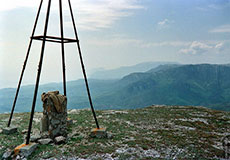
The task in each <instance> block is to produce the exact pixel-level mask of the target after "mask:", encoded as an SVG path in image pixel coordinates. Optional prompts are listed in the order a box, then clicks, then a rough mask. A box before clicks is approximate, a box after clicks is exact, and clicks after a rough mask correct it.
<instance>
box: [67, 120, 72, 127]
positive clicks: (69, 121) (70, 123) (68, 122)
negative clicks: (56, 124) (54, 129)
mask: <svg viewBox="0 0 230 160" xmlns="http://www.w3.org/2000/svg"><path fill="white" fill-rule="evenodd" d="M71 125H73V120H72V119H69V118H68V119H67V126H71Z"/></svg>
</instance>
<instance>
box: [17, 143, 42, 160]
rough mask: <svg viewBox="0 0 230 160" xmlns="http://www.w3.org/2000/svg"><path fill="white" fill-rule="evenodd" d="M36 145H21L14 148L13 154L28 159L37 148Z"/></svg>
mask: <svg viewBox="0 0 230 160" xmlns="http://www.w3.org/2000/svg"><path fill="white" fill-rule="evenodd" d="M37 146H38V144H37V143H30V144H28V145H25V144H22V145H20V146H18V147H16V148H15V150H14V153H15V154H16V155H17V154H18V153H19V154H20V155H21V156H22V157H29V156H30V155H31V154H32V153H33V152H34V151H35V149H36V148H37Z"/></svg>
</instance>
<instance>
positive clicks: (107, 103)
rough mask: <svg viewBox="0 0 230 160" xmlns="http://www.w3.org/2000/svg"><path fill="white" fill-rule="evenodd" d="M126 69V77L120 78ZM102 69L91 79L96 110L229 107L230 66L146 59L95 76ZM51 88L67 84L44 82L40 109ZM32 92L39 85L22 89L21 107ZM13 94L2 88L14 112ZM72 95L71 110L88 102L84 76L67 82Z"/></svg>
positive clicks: (1, 108) (0, 94) (26, 108)
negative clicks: (81, 78) (155, 107)
mask: <svg viewBox="0 0 230 160" xmlns="http://www.w3.org/2000/svg"><path fill="white" fill-rule="evenodd" d="M138 66H139V68H138ZM138 69H139V70H138ZM134 70H137V71H139V72H135V71H134ZM140 70H141V71H142V72H140ZM102 73H104V76H103V74H102ZM119 73H120V74H119ZM125 73H127V74H126V76H124V77H122V78H120V79H119V77H120V76H123V74H125ZM130 73H131V74H130ZM100 74H101V76H100V77H101V78H100V77H98V79H89V85H90V89H91V94H92V98H93V103H94V106H95V108H96V109H121V108H123V109H124V108H126V109H127V108H140V107H145V106H149V105H152V104H165V105H195V106H200V105H202V106H205V107H209V108H214V109H218V110H230V102H229V100H230V81H229V79H230V65H216V64H197V65H182V64H172V63H158V62H157V63H150V62H147V63H143V64H139V65H135V66H133V67H132V66H130V67H124V68H119V69H117V70H112V71H103V72H102V71H101V72H100V73H98V74H92V75H91V76H90V77H91V78H97V76H99V75H100ZM110 74H111V76H109V75H110ZM113 75H114V76H113ZM51 90H59V91H60V92H62V83H50V84H45V85H41V86H40V87H39V93H38V99H37V105H36V110H37V111H41V108H42V104H41V101H40V95H41V93H42V92H47V91H51ZM33 91H34V86H31V85H30V86H23V87H22V88H21V91H20V94H19V98H18V101H17V105H16V109H15V110H16V111H18V112H30V110H31V104H32V95H33ZM14 96H15V89H12V88H5V89H1V90H0V101H1V103H0V112H10V110H11V107H12V103H13V98H14ZM67 97H68V108H69V109H70V108H85V107H89V103H88V99H87V94H86V89H85V84H84V81H83V80H76V81H70V82H68V83H67Z"/></svg>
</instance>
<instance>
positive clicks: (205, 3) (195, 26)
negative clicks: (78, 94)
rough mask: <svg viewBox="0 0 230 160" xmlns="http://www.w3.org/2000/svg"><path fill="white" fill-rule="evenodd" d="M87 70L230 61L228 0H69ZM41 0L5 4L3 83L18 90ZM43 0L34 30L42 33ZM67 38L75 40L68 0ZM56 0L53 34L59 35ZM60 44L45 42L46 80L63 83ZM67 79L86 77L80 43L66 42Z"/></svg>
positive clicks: (1, 12) (36, 53)
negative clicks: (151, 64)
mask: <svg viewBox="0 0 230 160" xmlns="http://www.w3.org/2000/svg"><path fill="white" fill-rule="evenodd" d="M71 2H72V8H73V12H74V17H75V22H76V25H77V30H78V36H79V40H80V45H81V48H82V54H83V59H84V63H85V67H86V71H87V73H88V75H90V73H92V72H93V71H95V70H97V69H99V68H103V69H114V68H118V67H121V66H130V65H135V64H138V63H142V62H147V61H170V62H179V63H183V64H198V63H215V64H226V63H230V18H229V17H230V0H72V1H71ZM39 3H40V0H7V1H4V3H2V4H3V5H0V88H6V87H14V88H15V87H17V83H18V80H19V76H20V73H21V70H22V66H23V63H24V59H25V55H26V51H27V48H28V45H29V40H30V36H31V33H32V28H33V25H34V21H35V17H36V13H37V9H38V6H39ZM47 4H48V0H44V2H43V6H42V12H41V15H40V18H39V21H38V26H37V28H36V32H35V35H42V34H43V30H44V22H45V13H46V9H47ZM63 9H64V35H65V37H68V38H74V32H73V27H72V24H71V19H70V14H69V10H68V5H67V0H63ZM59 23H60V22H59V10H58V1H57V0H52V4H51V15H50V21H49V26H48V35H52V36H60V32H59V30H60V29H59ZM60 47H61V46H60V45H59V44H54V43H47V44H46V48H45V56H44V64H43V68H42V74H41V84H43V83H49V82H61V81H62V68H61V48H60ZM40 50H41V41H35V40H34V41H33V45H32V49H31V52H30V56H29V60H28V64H27V67H26V70H25V75H24V78H23V83H22V84H23V85H26V84H34V83H35V79H36V74H37V66H38V61H39V57H40ZM65 54H66V74H67V80H68V81H70V80H76V79H79V78H83V76H82V72H81V67H80V62H79V57H78V50H77V47H76V44H66V45H65Z"/></svg>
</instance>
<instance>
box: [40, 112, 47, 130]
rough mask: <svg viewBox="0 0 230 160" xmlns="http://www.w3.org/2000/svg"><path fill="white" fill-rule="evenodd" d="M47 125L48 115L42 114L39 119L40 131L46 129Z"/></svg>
mask: <svg viewBox="0 0 230 160" xmlns="http://www.w3.org/2000/svg"><path fill="white" fill-rule="evenodd" d="M48 129H49V125H48V116H47V115H44V116H43V117H42V119H41V121H40V132H45V131H48Z"/></svg>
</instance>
